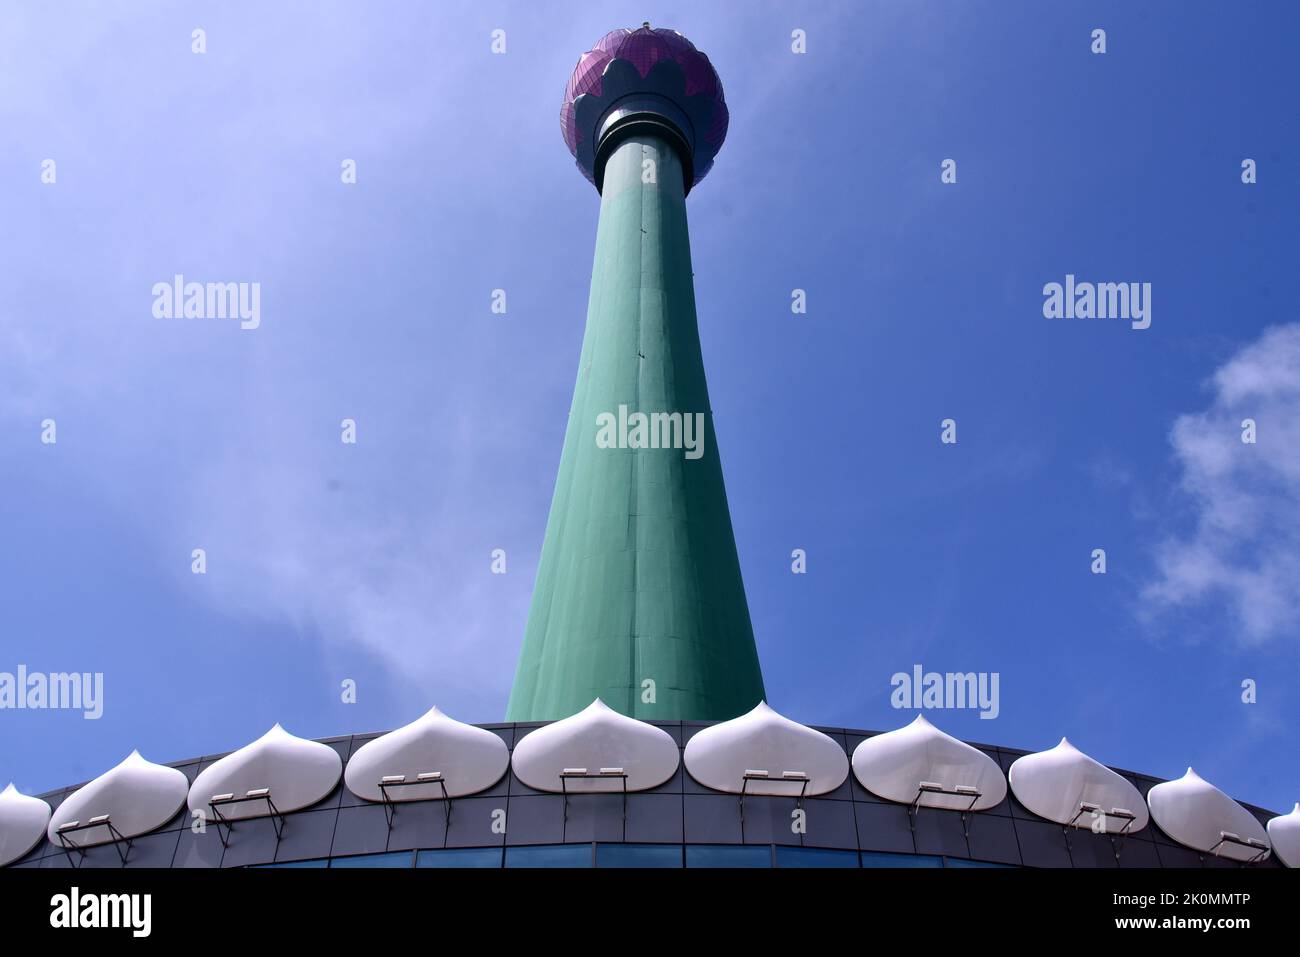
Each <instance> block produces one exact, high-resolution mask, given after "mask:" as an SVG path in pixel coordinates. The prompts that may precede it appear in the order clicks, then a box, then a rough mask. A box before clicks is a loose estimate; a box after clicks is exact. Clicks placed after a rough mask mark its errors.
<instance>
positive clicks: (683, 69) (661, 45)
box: [560, 26, 728, 183]
mask: <svg viewBox="0 0 1300 957" xmlns="http://www.w3.org/2000/svg"><path fill="white" fill-rule="evenodd" d="M615 60H625V61H627V62H628V63H630V64H631V65H632V66H633V67H634V68H635V70H636V72H637V74H639V76H640V77H641V79H642V80H644V81H646V85H645V88H644V89H645V91H646V92H655V93H659V94H661V95H667V96H669V98H670V99H673V100H674V101H677V100H681V101H682V102H679V103H678V104H677V105H678V106H681V107H682V108H683V109H686V110H687V112H688V113H689V115H690V116H691V118H692V120H699V121H702V122H701V128H697V129H693V130H691V131H690V132H691V134H692V135H693V137H694V143H695V156H694V159H695V169H694V182H696V183H698V182H699V181H700V180H701V179H703V178H704V175H705V173H707V172H708V170H709V167H710V166H712V165H713V157H714V155H715V154H716V153H717V152H718V150H719V149H721V148H722V142H723V140H724V139H726V136H727V122H728V113H727V102H726V99H725V98H724V97H723V94H722V81H721V80H720V79H718V74H717V71H716V70H714V69H713V64H712V63H710V62H709V58H708V57H707V56H705V55H704V54H703V53H701V52H700V51H699V50H697V49H695V45H694V44H693V43H691V41H690V40H688V39H686V37H684V36H682V35H681V34H680V33H678V32H677V31H676V30H662V29H651V28H650V27H648V26H642V27H638V28H637V29H634V30H628V29H619V30H611V31H610V32H609V33H607V34H605V35H604V36H603V37H601V38H600V40H599V42H597V43H596V45H595V47H593V48H592V49H591V50H589V51H588V52H586V53H584V54H583V55H582V56H581V57H580V58H579V60H578V65H577V66H576V67H574V70H573V75H572V76H570V77H569V82H568V85H567V86H565V88H564V104H563V105H562V106H561V107H560V132H561V133H562V134H563V135H564V142H565V145H566V146H568V147H569V152H570V153H572V154H573V155H574V158H575V159H576V160H577V161H578V166H579V168H580V169H582V171H583V174H584V175H585V176H586V177H587V178H588V179H590V180H592V182H595V179H594V177H593V173H592V169H591V168H590V167H591V161H590V159H589V157H590V155H591V153H592V151H593V150H594V149H595V146H596V144H594V143H592V142H590V141H591V139H592V138H594V136H595V130H594V129H587V128H585V126H584V124H583V123H582V122H581V121H580V118H579V110H578V109H577V100H578V98H579V97H581V96H590V97H595V98H597V99H599V98H601V97H603V96H604V95H605V93H606V90H605V89H604V84H605V77H606V72H605V71H606V69H607V68H608V67H609V65H610V64H611V63H612V62H613V61H615ZM665 61H671V62H672V63H673V64H675V66H676V68H677V69H676V71H674V70H672V69H671V68H668V69H667V71H666V72H665V68H663V67H661V68H660V70H657V71H655V73H656V75H655V77H653V78H652V77H651V76H650V74H651V71H652V70H653V69H654V68H655V66H656V65H657V64H661V63H664V62H665ZM672 73H677V74H678V75H679V77H680V79H681V80H682V81H684V82H682V83H681V85H680V86H678V85H677V81H676V80H675V79H674V80H670V81H669V82H670V86H668V87H666V86H665V85H664V79H665V78H666V77H667V76H668V74H672ZM670 89H672V90H674V91H684V92H673V93H670V92H668V90H670ZM625 93H626V89H624V88H620V89H619V90H618V91H617V95H618V96H622V95H624V94H625ZM688 104H689V107H688ZM591 113H594V111H591ZM591 113H588V114H587V115H588V117H590V115H591ZM584 147H585V149H584Z"/></svg>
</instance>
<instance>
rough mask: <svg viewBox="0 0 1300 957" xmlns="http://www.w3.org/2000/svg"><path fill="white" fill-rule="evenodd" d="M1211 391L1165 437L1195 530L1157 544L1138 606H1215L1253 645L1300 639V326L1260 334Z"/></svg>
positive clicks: (1156, 609) (1226, 368)
mask: <svg viewBox="0 0 1300 957" xmlns="http://www.w3.org/2000/svg"><path fill="white" fill-rule="evenodd" d="M1210 384H1211V386H1212V388H1213V391H1214V401H1213V402H1212V404H1211V405H1210V407H1209V408H1208V409H1206V410H1205V411H1203V412H1198V413H1192V414H1187V415H1182V416H1179V418H1178V420H1177V421H1176V422H1175V423H1174V427H1173V430H1172V431H1171V433H1170V442H1171V444H1172V445H1173V448H1174V454H1175V457H1176V458H1177V461H1178V463H1179V465H1180V467H1181V469H1182V476H1181V482H1180V484H1181V487H1182V489H1183V491H1184V492H1185V493H1186V494H1187V495H1188V496H1189V497H1190V500H1191V502H1192V504H1193V508H1194V513H1195V528H1194V529H1193V530H1192V531H1191V532H1190V533H1189V534H1185V535H1181V536H1172V537H1169V538H1167V539H1165V540H1164V541H1163V542H1161V543H1160V545H1159V546H1158V547H1157V549H1156V562H1157V567H1158V577H1157V578H1156V579H1155V580H1154V581H1152V582H1150V583H1148V584H1147V585H1146V586H1145V587H1144V588H1143V590H1142V596H1143V598H1144V599H1146V601H1147V609H1148V611H1150V612H1160V611H1163V610H1169V609H1174V608H1180V609H1183V610H1192V609H1195V608H1199V607H1202V606H1204V605H1206V604H1208V603H1212V602H1222V603H1223V604H1224V606H1225V607H1226V608H1227V610H1228V612H1229V614H1230V616H1231V617H1232V619H1233V621H1234V623H1235V625H1236V628H1237V638H1238V639H1239V640H1240V641H1241V642H1242V643H1244V644H1248V645H1258V644H1262V643H1264V642H1266V641H1268V640H1270V639H1274V638H1277V637H1279V636H1281V635H1284V634H1286V633H1288V632H1289V633H1291V634H1293V635H1294V634H1296V633H1297V632H1298V631H1300V629H1297V628H1296V623H1297V622H1298V621H1300V323H1292V324H1289V325H1284V326H1276V327H1273V328H1271V329H1269V330H1267V331H1265V333H1264V334H1263V335H1262V336H1261V337H1260V338H1259V339H1258V340H1257V341H1256V342H1254V343H1252V344H1250V345H1248V346H1246V347H1245V348H1244V349H1242V350H1241V351H1240V352H1238V353H1237V354H1236V355H1235V356H1234V357H1233V358H1232V359H1230V360H1229V361H1228V362H1227V363H1226V364H1225V365H1223V366H1222V367H1221V368H1220V369H1219V370H1218V371H1217V372H1215V374H1214V376H1213V377H1212V379H1211V383H1210ZM1247 418H1249V419H1254V420H1255V422H1256V426H1257V441H1256V443H1255V444H1247V443H1244V442H1243V441H1242V438H1241V436H1242V421H1243V420H1244V419H1247Z"/></svg>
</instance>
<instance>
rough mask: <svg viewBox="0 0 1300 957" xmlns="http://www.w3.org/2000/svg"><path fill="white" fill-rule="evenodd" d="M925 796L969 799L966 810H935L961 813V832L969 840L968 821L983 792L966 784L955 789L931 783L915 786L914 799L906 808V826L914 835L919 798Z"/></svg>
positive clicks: (919, 806)
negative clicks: (935, 795) (937, 795)
mask: <svg viewBox="0 0 1300 957" xmlns="http://www.w3.org/2000/svg"><path fill="white" fill-rule="evenodd" d="M927 794H945V795H947V796H948V797H962V798H966V797H968V798H970V804H969V805H967V806H966V808H965V809H964V810H963V809H960V808H938V809H937V810H954V811H957V810H960V811H961V831H962V834H963V835H964V836H965V838H966V839H967V840H970V819H971V814H972V812H973V810H974V808H975V802H976V801H978V800H979V799H980V798H981V797H983V792H982V791H980V789H979V788H976V787H972V786H971V785H968V784H959V785H957V786H956V787H955V788H946V787H944V786H943V785H942V784H936V783H935V782H933V781H922V782H921V783H920V784H918V785H917V788H916V797H914V798H912V803H911V804H910V805H908V808H907V824H908V827H909V828H910V829H911V831H912V833H913V834H915V833H916V816H917V815H918V814H919V813H920V811H921V798H923V797H924V796H925V795H927Z"/></svg>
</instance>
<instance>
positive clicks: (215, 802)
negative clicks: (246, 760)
mask: <svg viewBox="0 0 1300 957" xmlns="http://www.w3.org/2000/svg"><path fill="white" fill-rule="evenodd" d="M257 791H261V792H262V793H260V794H259V793H255V792H257ZM248 801H265V802H266V806H267V808H269V809H270V812H271V813H270V814H269V815H268V816H269V817H270V818H271V826H272V827H273V828H275V843H277V844H279V843H280V841H281V840H283V839H284V815H283V814H281V813H280V809H279V808H278V807H276V806H275V802H274V801H272V800H271V789H270V788H253V789H251V790H250V791H248V792H247V793H246V794H245V795H244V796H243V797H235V796H234V795H233V794H231V795H214V796H213V797H212V799H211V800H210V801H208V807H210V808H212V813H213V815H214V816H215V817H216V819H217V836H218V837H220V838H221V844H222V846H223V847H226V848H229V847H230V835H231V834H232V833H234V830H235V821H237V820H247V819H246V818H244V819H241V818H228V817H226V816H225V815H224V814H222V813H221V808H223V807H225V806H226V805H227V804H244V803H247V802H248ZM223 824H224V825H225V827H226V831H225V833H224V834H222V832H221V826H222V825H223Z"/></svg>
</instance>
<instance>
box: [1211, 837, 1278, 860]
mask: <svg viewBox="0 0 1300 957" xmlns="http://www.w3.org/2000/svg"><path fill="white" fill-rule="evenodd" d="M1224 844H1236V845H1237V846H1238V847H1244V848H1246V849H1248V850H1251V851H1255V852H1256V853H1255V856H1254V857H1251V858H1249V859H1247V860H1244V861H1241V862H1240V863H1242V864H1258V863H1259V862H1260V861H1262V860H1263V859H1264V856H1265V855H1266V854H1268V852H1269V850H1270V848H1269V846H1268V845H1267V844H1265V843H1264V842H1263V841H1257V840H1255V839H1254V838H1253V837H1239V836H1238V835H1236V834H1233V833H1232V832H1231V831H1220V832H1219V840H1218V841H1216V842H1215V845H1214V846H1213V847H1212V848H1210V851H1209V853H1211V854H1213V855H1214V856H1215V857H1218V856H1219V848H1220V847H1222V846H1223V845H1224Z"/></svg>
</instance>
